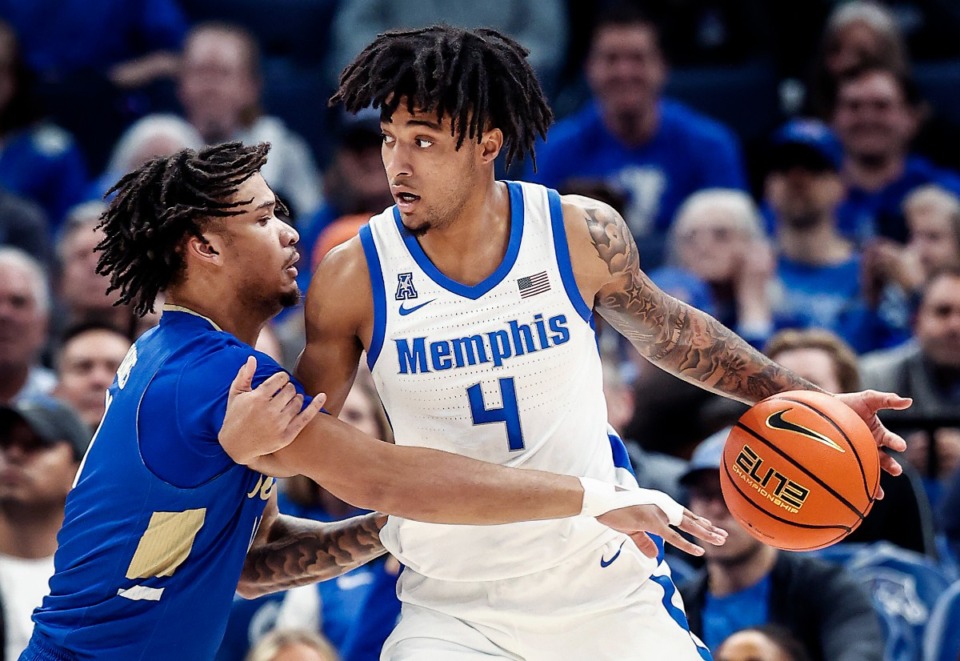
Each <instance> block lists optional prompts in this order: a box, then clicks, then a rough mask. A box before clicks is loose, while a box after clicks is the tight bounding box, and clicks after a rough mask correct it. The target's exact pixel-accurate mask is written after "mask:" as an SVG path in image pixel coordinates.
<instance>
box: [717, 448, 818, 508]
mask: <svg viewBox="0 0 960 661" xmlns="http://www.w3.org/2000/svg"><path fill="white" fill-rule="evenodd" d="M733 472H734V473H736V474H737V476H738V477H740V479H742V480H743V481H744V482H746V483H747V486H749V487H750V488H751V489H754V490H755V491H757V492H759V493H760V495H761V496H763V497H764V498H766V499H767V500H769V501H770V502H771V503H773V504H774V505H776V506H777V507H780V508H783V509H785V510H786V511H787V512H789V513H790V514H796V513H797V512H799V511H800V508H801V507H803V503H804V502H805V501H806V500H807V496H809V495H810V489H808V488H807V487H805V486H802V485H801V484H798V483H797V482H794V481H793V480H791V479H790V478H788V477H787V476H786V475H784V474H783V473H781V472H779V471H777V470H776V469H774V468H770V467H767V469H766V470H764V461H763V459H762V458H761V457H760V455H758V454H757V453H756V452H754V450H753V449H752V448H751V447H750V446H749V445H744V446H743V449H742V450H740V454H738V455H737V460H736V461H735V462H734V463H733Z"/></svg>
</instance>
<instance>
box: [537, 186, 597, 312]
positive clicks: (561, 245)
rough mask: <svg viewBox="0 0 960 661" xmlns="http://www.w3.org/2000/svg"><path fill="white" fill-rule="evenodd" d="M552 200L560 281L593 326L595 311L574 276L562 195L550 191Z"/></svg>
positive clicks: (552, 222) (552, 217)
mask: <svg viewBox="0 0 960 661" xmlns="http://www.w3.org/2000/svg"><path fill="white" fill-rule="evenodd" d="M547 197H548V199H549V200H550V224H551V226H552V228H553V246H554V251H555V252H556V253H557V267H558V268H559V269H560V279H561V280H563V289H564V291H566V292H567V298H569V299H570V302H571V303H572V304H573V307H574V309H575V310H576V311H577V314H579V315H580V317H581V318H582V319H583V320H584V321H585V322H587V323H588V324H591V327H592V324H593V311H592V310H591V309H590V306H589V305H587V304H586V302H585V301H584V300H583V296H581V295H580V289H579V288H578V287H577V279H576V278H575V277H574V275H573V264H572V263H571V262H570V246H568V245H567V230H566V229H565V228H564V226H563V206H562V205H561V204H560V194H559V193H557V191H555V190H548V191H547Z"/></svg>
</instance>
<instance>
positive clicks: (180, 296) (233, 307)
mask: <svg viewBox="0 0 960 661" xmlns="http://www.w3.org/2000/svg"><path fill="white" fill-rule="evenodd" d="M164 308H165V309H177V308H180V309H182V310H184V311H187V312H192V313H193V314H196V315H199V316H201V317H204V318H206V319H207V320H208V321H210V322H211V323H212V324H213V325H214V326H216V328H217V329H218V330H222V331H224V332H227V333H230V334H231V335H233V336H234V337H236V338H237V339H238V340H240V341H241V342H245V343H247V344H249V345H250V346H255V345H256V344H257V338H258V337H259V336H260V330H261V329H262V328H263V325H264V324H265V323H266V322H267V320H269V318H270V316H271V315H270V314H269V313H261V314H257V311H256V310H254V309H252V308H251V306H249V305H245V304H244V303H243V302H242V301H240V300H239V299H238V298H237V297H236V296H232V295H228V294H224V295H222V296H213V295H211V294H210V293H208V294H206V295H203V296H199V295H195V294H193V293H192V292H191V291H189V290H187V289H186V288H183V289H173V288H171V289H170V290H168V291H167V301H166V304H165V305H164Z"/></svg>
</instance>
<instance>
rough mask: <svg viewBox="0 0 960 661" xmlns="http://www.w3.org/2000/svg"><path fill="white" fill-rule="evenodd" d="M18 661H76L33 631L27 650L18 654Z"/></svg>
mask: <svg viewBox="0 0 960 661" xmlns="http://www.w3.org/2000/svg"><path fill="white" fill-rule="evenodd" d="M20 661H77V657H76V656H75V655H74V654H73V653H72V652H68V651H66V650H62V649H59V648H58V647H56V646H55V645H54V644H53V643H52V642H51V641H50V639H49V638H47V637H46V636H44V635H43V634H41V633H39V632H38V631H36V630H35V631H34V632H33V635H32V636H31V637H30V642H29V643H27V649H25V650H23V652H21V653H20Z"/></svg>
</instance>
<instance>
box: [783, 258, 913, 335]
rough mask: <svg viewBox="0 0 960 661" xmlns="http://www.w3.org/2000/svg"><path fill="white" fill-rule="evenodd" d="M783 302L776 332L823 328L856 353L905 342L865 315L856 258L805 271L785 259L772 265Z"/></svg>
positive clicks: (882, 321) (885, 322) (881, 322)
mask: <svg viewBox="0 0 960 661" xmlns="http://www.w3.org/2000/svg"><path fill="white" fill-rule="evenodd" d="M777 276H778V278H779V279H780V283H781V285H782V300H780V301H778V302H777V304H776V307H775V310H774V316H775V318H776V325H777V327H778V328H826V329H828V330H831V331H833V332H834V333H836V334H837V335H839V336H840V337H842V338H843V339H844V340H846V341H847V342H848V343H849V344H850V345H851V346H852V347H853V349H854V350H855V351H856V352H857V353H864V352H867V351H872V350H874V349H880V348H885V347H890V346H895V345H896V344H899V343H900V342H903V341H905V340H906V339H908V338H909V332H908V329H907V328H897V327H895V326H894V325H892V324H891V323H890V322H889V321H888V320H885V319H884V318H882V317H881V316H880V315H879V314H878V313H877V311H875V310H872V309H870V307H869V306H868V305H867V302H866V300H865V299H864V298H863V296H862V295H861V292H862V291H863V288H862V285H861V266H860V257H859V256H853V257H851V258H849V259H848V260H846V261H844V262H841V263H839V264H830V265H810V264H800V263H797V262H794V261H792V260H790V259H787V258H786V257H782V256H781V257H780V258H779V259H778V261H777Z"/></svg>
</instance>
